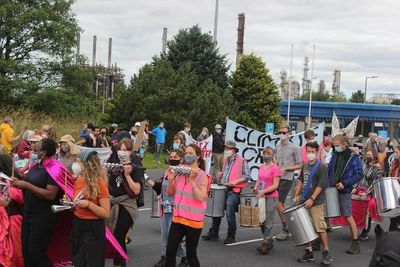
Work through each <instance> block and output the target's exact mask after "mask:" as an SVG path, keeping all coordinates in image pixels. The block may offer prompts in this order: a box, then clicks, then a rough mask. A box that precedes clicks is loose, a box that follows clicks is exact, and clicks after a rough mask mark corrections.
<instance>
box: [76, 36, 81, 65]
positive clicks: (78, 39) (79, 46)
mask: <svg viewBox="0 0 400 267" xmlns="http://www.w3.org/2000/svg"><path fill="white" fill-rule="evenodd" d="M80 54H81V34H80V33H78V35H77V36H76V62H78V59H79V55H80Z"/></svg>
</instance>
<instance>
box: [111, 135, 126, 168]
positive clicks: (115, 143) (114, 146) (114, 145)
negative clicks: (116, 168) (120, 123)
mask: <svg viewBox="0 0 400 267" xmlns="http://www.w3.org/2000/svg"><path fill="white" fill-rule="evenodd" d="M124 138H127V139H130V134H129V133H128V132H127V131H120V132H119V133H118V135H117V136H116V137H115V140H114V141H113V143H112V146H111V155H110V157H109V158H108V160H107V162H108V163H120V160H119V158H118V144H119V142H121V140H122V139H124Z"/></svg>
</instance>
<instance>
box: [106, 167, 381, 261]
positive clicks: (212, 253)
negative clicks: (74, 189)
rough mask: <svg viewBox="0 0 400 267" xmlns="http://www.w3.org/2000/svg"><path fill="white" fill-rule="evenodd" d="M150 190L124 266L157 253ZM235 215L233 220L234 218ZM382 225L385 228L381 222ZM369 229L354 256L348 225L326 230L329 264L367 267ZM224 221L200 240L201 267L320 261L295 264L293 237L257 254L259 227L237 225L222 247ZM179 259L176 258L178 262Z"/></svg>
mask: <svg viewBox="0 0 400 267" xmlns="http://www.w3.org/2000/svg"><path fill="white" fill-rule="evenodd" d="M161 173H162V172H161V171H160V170H153V171H151V170H150V171H147V174H148V175H149V176H150V177H151V178H152V179H153V180H156V179H157V178H159V177H161ZM150 215H151V189H148V190H146V191H145V206H144V207H142V208H140V215H139V219H138V221H137V222H136V223H135V226H134V228H133V230H132V232H131V233H130V237H131V238H132V242H131V243H130V244H129V245H128V255H129V258H130V260H129V262H128V265H127V266H140V267H142V266H143V267H147V266H149V267H151V266H154V264H155V263H156V262H157V261H158V260H159V258H160V256H161V241H160V219H156V218H151V217H150ZM238 219H239V218H238V216H237V220H238ZM210 225H211V218H206V224H205V228H204V229H203V233H202V234H205V233H206V232H207V231H208V229H209V227H210ZM384 228H385V229H387V228H388V222H387V221H385V223H384ZM373 229H374V226H373V228H372V230H371V233H370V237H369V239H368V240H366V241H360V244H361V253H360V254H356V255H348V254H346V250H347V249H348V248H349V247H350V245H351V236H350V230H349V229H348V228H340V227H337V228H335V229H334V230H333V231H332V232H331V233H329V244H330V250H331V254H332V257H333V263H332V264H331V266H343V267H346V266H368V264H369V260H370V258H371V255H372V253H373V249H374V246H375V236H374V233H373ZM226 231H227V223H226V219H225V218H224V219H223V222H222V224H221V232H220V240H219V241H200V243H199V247H198V250H197V252H198V256H199V259H200V263H201V265H202V266H221V267H224V266H236V267H241V266H254V267H255V266H275V267H285V266H288V267H289V266H318V265H320V261H321V252H320V251H316V252H314V256H315V258H316V261H315V262H312V263H299V262H297V257H299V256H301V255H302V254H303V252H304V251H303V250H304V248H303V247H297V246H295V244H294V242H293V240H287V241H275V242H274V248H273V250H272V251H271V252H270V253H269V254H268V255H260V254H258V252H257V251H256V247H257V246H258V244H259V243H260V241H258V239H260V238H261V237H262V235H261V231H260V229H259V228H244V227H240V226H239V224H238V231H237V235H236V242H237V243H236V244H233V245H230V246H226V245H224V244H223V240H224V239H225V237H226ZM280 231H281V225H280V223H279V218H278V215H276V216H275V225H274V228H273V233H274V235H275V234H278V233H279V232H280ZM179 261H180V259H179V258H178V259H177V262H179ZM107 266H112V264H111V261H107Z"/></svg>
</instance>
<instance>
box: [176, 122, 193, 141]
mask: <svg viewBox="0 0 400 267" xmlns="http://www.w3.org/2000/svg"><path fill="white" fill-rule="evenodd" d="M191 128H192V124H190V122H185V123H184V124H183V130H182V131H180V132H179V133H181V134H183V136H184V137H185V147H188V146H189V145H190V144H192V143H193V141H194V140H193V137H192V134H191V133H190V129H191Z"/></svg>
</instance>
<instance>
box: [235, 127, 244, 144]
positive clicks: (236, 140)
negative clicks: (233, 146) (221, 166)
mask: <svg viewBox="0 0 400 267" xmlns="http://www.w3.org/2000/svg"><path fill="white" fill-rule="evenodd" d="M240 130H244V131H246V132H247V128H246V127H244V126H240V125H238V126H236V129H235V134H234V141H235V142H236V143H246V138H245V137H244V139H240V137H239V132H240Z"/></svg>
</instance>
